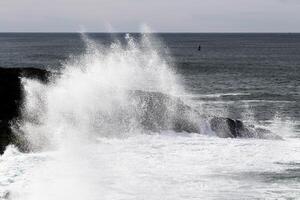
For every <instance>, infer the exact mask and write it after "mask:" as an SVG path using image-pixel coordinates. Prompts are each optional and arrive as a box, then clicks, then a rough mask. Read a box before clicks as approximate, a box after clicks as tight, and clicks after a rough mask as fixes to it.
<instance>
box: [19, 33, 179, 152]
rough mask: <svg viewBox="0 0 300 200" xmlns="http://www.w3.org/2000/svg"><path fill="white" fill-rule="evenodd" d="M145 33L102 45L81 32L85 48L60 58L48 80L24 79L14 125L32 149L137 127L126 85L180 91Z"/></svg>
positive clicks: (137, 130)
mask: <svg viewBox="0 0 300 200" xmlns="http://www.w3.org/2000/svg"><path fill="white" fill-rule="evenodd" d="M150 36H151V34H143V35H141V37H140V38H139V39H136V38H133V37H131V36H130V35H129V34H126V36H125V41H126V42H125V44H122V43H121V42H120V41H115V42H113V43H112V44H111V45H110V46H109V47H105V46H104V45H101V43H99V42H98V43H96V42H94V41H93V40H91V39H89V38H88V37H87V36H86V35H82V39H83V40H84V41H85V44H86V51H85V53H84V54H83V55H81V56H79V57H75V58H73V59H71V60H69V61H66V62H65V63H64V64H63V69H62V70H61V72H60V73H59V74H56V75H53V77H51V78H50V82H49V83H47V84H43V83H40V82H38V81H37V80H31V79H24V80H23V85H24V91H25V101H24V105H23V110H22V118H21V123H20V125H19V127H20V130H21V132H22V133H23V134H24V135H25V137H26V139H27V140H28V141H29V143H30V145H31V147H32V149H46V150H47V149H48V150H49V149H57V148H61V147H62V148H65V147H69V146H70V145H71V144H76V145H75V146H77V145H80V143H83V142H87V141H91V139H94V138H95V137H98V136H118V137H122V136H124V135H130V134H134V133H140V132H142V131H143V130H142V127H141V124H140V122H139V119H137V116H136V114H135V113H137V112H143V111H142V110H141V109H143V108H141V107H137V105H136V102H135V100H134V99H132V98H131V97H130V93H131V92H132V91H136V90H140V91H152V92H153V91H154V92H161V93H164V94H167V95H178V94H182V93H183V89H182V88H181V86H180V84H179V83H178V82H179V79H178V77H177V76H176V75H175V72H174V71H173V70H172V69H171V67H170V66H169V62H167V60H166V59H164V57H163V56H162V55H161V50H158V49H155V48H154V47H153V45H152V44H151V38H150ZM144 103H148V102H144ZM164 103H166V104H167V103H168V102H164ZM166 106H168V105H166ZM168 117H170V116H168ZM162 120H166V121H167V120H169V119H167V118H166V119H162Z"/></svg>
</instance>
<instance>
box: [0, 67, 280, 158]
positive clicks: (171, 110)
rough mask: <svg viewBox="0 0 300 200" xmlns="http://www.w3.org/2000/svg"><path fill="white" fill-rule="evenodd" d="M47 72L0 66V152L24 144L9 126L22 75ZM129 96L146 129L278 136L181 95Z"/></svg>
mask: <svg viewBox="0 0 300 200" xmlns="http://www.w3.org/2000/svg"><path fill="white" fill-rule="evenodd" d="M49 75H50V72H48V71H46V70H41V69H33V68H22V69H20V68H10V69H7V68H0V95H1V96H0V154H1V153H3V151H4V150H5V147H6V146H7V145H8V144H10V143H13V144H16V145H17V146H19V147H22V146H23V147H24V146H26V144H22V143H25V142H22V139H20V138H15V137H14V134H12V130H11V123H12V122H13V121H14V120H15V119H17V118H18V117H19V112H20V110H19V109H20V106H21V103H22V84H21V77H27V78H34V79H39V80H41V81H42V82H47V81H48V77H49ZM129 97H130V99H131V100H132V110H134V111H133V113H134V115H136V119H137V121H138V122H139V124H140V125H141V126H142V128H143V129H145V130H149V131H156V132H159V131H162V130H174V131H177V132H183V131H184V132H188V133H201V134H206V132H205V131H201V127H200V123H199V122H200V121H205V122H206V123H207V126H208V127H210V129H211V130H212V132H213V133H214V134H215V135H216V136H219V137H223V138H228V137H230V138H239V137H240V138H272V139H278V138H279V137H278V136H276V135H274V134H272V133H271V132H270V131H268V130H265V129H261V128H255V127H250V126H245V125H244V123H243V122H242V121H240V120H234V119H230V118H222V117H211V116H203V115H201V114H200V113H199V112H197V111H196V110H194V109H193V108H191V107H190V106H188V105H186V104H185V103H184V102H183V101H182V100H181V99H179V98H176V97H171V96H168V95H166V94H163V93H160V92H146V91H141V90H135V91H130V92H129ZM120 117H122V116H120ZM203 119H204V120H203Z"/></svg>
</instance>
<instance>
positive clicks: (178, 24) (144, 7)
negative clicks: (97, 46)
mask: <svg viewBox="0 0 300 200" xmlns="http://www.w3.org/2000/svg"><path fill="white" fill-rule="evenodd" d="M145 24H146V25H147V26H149V27H151V30H152V31H154V32H300V0H0V32H80V31H86V32H139V31H141V27H142V26H143V25H145Z"/></svg>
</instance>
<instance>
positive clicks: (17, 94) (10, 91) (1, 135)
mask: <svg viewBox="0 0 300 200" xmlns="http://www.w3.org/2000/svg"><path fill="white" fill-rule="evenodd" d="M47 75H48V72H47V71H45V70H41V69H33V68H22V69H21V68H0V153H3V151H4V150H5V147H6V146H7V145H8V144H9V143H10V142H12V141H13V140H14V136H13V134H12V130H11V128H10V123H11V122H12V121H13V120H14V119H15V118H17V117H18V114H19V108H20V105H21V102H22V85H21V77H28V78H35V79H40V80H41V81H46V80H47Z"/></svg>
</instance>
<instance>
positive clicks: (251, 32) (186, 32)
mask: <svg viewBox="0 0 300 200" xmlns="http://www.w3.org/2000/svg"><path fill="white" fill-rule="evenodd" d="M1 33H78V34H80V33H105V34H107V33H111V34H124V33H148V34H151V33H152V34H300V32H293V31H292V32H279V31H278V32H277V31H273V32H267V31H258V32H255V31H249V32H246V31H240V32H239V31H232V32H229V31H224V32H213V31H212V32H209V31H208V32H194V31H178V32H174V31H170V32H168V31H155V32H138V31H114V32H109V31H107V32H104V31H86V32H85V31H83V32H80V31H0V34H1Z"/></svg>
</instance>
